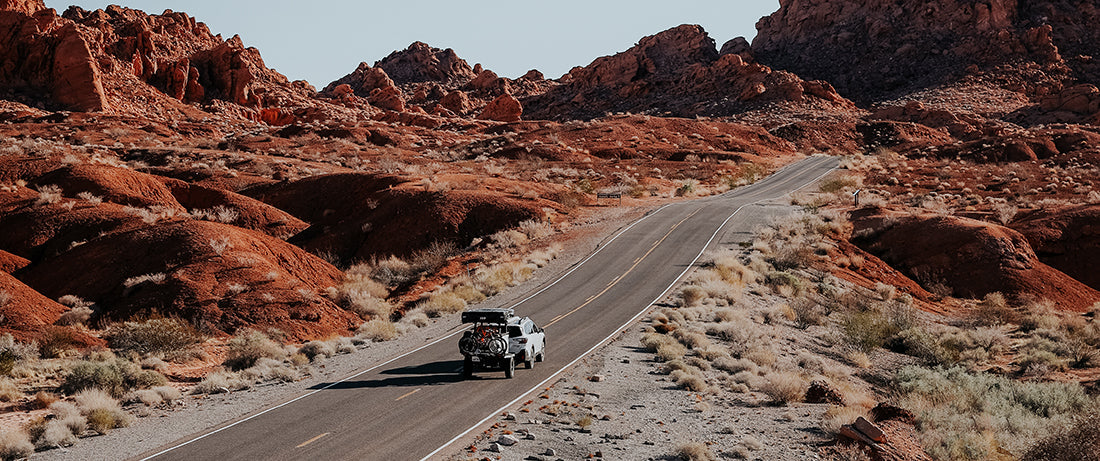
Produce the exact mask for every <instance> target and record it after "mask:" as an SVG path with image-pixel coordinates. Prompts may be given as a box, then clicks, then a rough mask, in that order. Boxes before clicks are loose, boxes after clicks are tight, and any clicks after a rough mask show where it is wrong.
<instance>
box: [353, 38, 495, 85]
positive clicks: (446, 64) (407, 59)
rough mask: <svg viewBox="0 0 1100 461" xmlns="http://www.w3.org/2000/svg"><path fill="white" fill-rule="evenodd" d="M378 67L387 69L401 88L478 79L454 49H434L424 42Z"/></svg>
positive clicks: (416, 44)
mask: <svg viewBox="0 0 1100 461" xmlns="http://www.w3.org/2000/svg"><path fill="white" fill-rule="evenodd" d="M374 65H375V67H380V68H382V69H383V70H385V71H386V74H388V75H389V76H390V78H392V79H393V81H394V82H397V84H398V85H401V84H405V83H420V82H441V83H453V82H459V81H461V82H466V81H469V80H471V79H473V78H474V77H476V76H477V74H476V73H475V72H474V70H473V69H472V68H471V67H470V65H469V64H467V63H466V61H465V60H463V59H462V58H459V57H458V55H457V54H455V52H454V50H452V49H450V48H447V49H445V50H441V49H439V48H432V47H431V46H430V45H428V44H427V43H424V42H413V43H412V44H411V45H409V47H408V48H406V49H404V50H402V51H395V52H393V53H391V54H390V55H389V56H386V57H385V58H384V59H382V60H381V61H378V62H377V63H375V64H374Z"/></svg>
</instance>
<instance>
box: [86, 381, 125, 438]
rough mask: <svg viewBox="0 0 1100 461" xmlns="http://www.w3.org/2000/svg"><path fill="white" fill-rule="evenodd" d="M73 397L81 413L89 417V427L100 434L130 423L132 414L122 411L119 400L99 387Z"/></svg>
mask: <svg viewBox="0 0 1100 461" xmlns="http://www.w3.org/2000/svg"><path fill="white" fill-rule="evenodd" d="M73 399H74V400H75V401H76V405H77V407H79V408H80V412H81V414H83V415H84V416H85V417H86V418H87V422H88V428H89V429H91V430H93V431H95V432H96V433H99V434H106V433H107V432H109V431H110V430H111V429H115V428H119V427H125V426H127V425H129V424H130V416H129V415H127V414H126V412H124V411H122V407H121V406H120V405H119V403H118V400H116V399H115V398H114V397H111V395H110V394H107V393H106V392H104V391H101V390H99V389H87V390H84V391H81V392H80V393H78V394H76V395H75V396H74V397H73Z"/></svg>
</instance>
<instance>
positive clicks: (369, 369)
mask: <svg viewBox="0 0 1100 461" xmlns="http://www.w3.org/2000/svg"><path fill="white" fill-rule="evenodd" d="M669 206H671V204H668V205H665V206H662V207H660V208H658V209H656V210H654V211H652V212H650V213H647V214H646V215H645V216H642V217H641V218H638V220H636V221H634V222H633V223H631V224H630V225H629V226H627V227H625V228H624V229H623V230H621V231H619V233H618V234H615V236H614V237H612V238H611V240H608V241H607V242H606V243H604V244H603V245H602V246H601V247H599V248H597V249H596V251H594V252H592V254H590V255H588V257H587V258H584V260H583V261H581V262H580V263H578V264H576V265H574V266H573V268H572V269H569V271H567V272H566V273H564V274H562V276H561V277H558V278H557V279H556V280H554V281H553V282H552V283H550V284H549V285H546V286H545V287H543V288H542V289H541V290H539V291H536V292H535V294H532V295H531V296H528V297H526V298H523V299H522V300H520V301H519V302H517V303H515V304H513V305H512V306H511V307H510V308H515V307H516V306H519V305H520V304H523V303H524V302H526V301H528V300H530V299H531V298H534V297H535V296H538V295H539V294H541V293H542V292H544V291H546V290H548V289H550V287H553V286H554V285H557V284H558V282H561V281H562V280H563V279H565V278H566V277H568V276H569V274H572V273H573V272H574V271H576V270H577V269H580V268H581V266H583V265H584V264H585V263H587V262H588V261H589V260H591V259H592V258H594V257H596V255H597V254H599V253H600V252H601V251H603V250H604V248H607V247H608V246H610V243H611V242H614V241H615V240H616V239H618V238H619V236H621V235H623V234H624V233H626V231H628V230H630V229H631V228H633V227H634V226H635V225H637V224H638V223H640V222H642V221H645V220H646V219H649V218H650V217H651V216H653V215H656V214H657V213H658V212H660V211H661V210H664V209H665V208H668V207H669ZM461 332H462V330H458V331H455V332H452V333H450V334H448V335H445V336H442V337H440V338H439V339H436V340H435V341H432V342H430V343H428V344H425V345H423V346H420V347H418V348H416V349H413V350H411V351H408V352H405V353H404V354H401V355H398V356H397V357H394V358H392V359H389V360H387V361H385V362H382V363H379V364H378V365H375V366H373V367H370V368H367V369H366V370H363V371H360V372H358V373H356V374H353V375H351V376H348V377H346V378H344V379H341V380H339V381H336V382H334V383H331V384H329V385H327V386H325V387H322V388H320V389H315V390H313V392H308V393H305V394H302V395H300V396H298V397H295V398H293V399H291V400H288V401H286V402H283V403H280V404H278V405H275V406H273V407H271V408H268V409H265V410H263V411H261V412H259V413H256V414H254V415H251V416H249V417H247V418H244V419H242V420H239V421H235V422H233V423H232V424H229V425H228V426H224V427H221V428H218V429H215V430H213V431H210V432H207V433H205V434H203V435H200V436H198V437H195V438H193V439H191V440H188V441H185V442H181V443H179V444H177V445H175V446H172V447H169V448H165V449H164V450H161V451H159V452H157V453H154V454H152V455H149V456H146V457H144V458H141V459H140V461H148V460H150V459H153V458H156V457H157V456H160V455H163V454H165V453H168V452H170V451H172V450H175V449H177V448H180V447H183V446H185V445H188V444H191V443H193V442H197V441H199V440H202V439H204V438H207V437H209V436H211V435H214V434H217V433H219V432H221V431H224V430H226V429H229V428H231V427H234V426H236V425H238V424H241V423H244V422H246V421H249V420H251V419H254V418H257V417H259V416H261V415H263V414H265V413H268V412H271V411H275V410H278V409H279V408H282V407H285V406H287V405H290V404H292V403H294V402H297V401H299V400H302V399H304V398H306V397H309V396H311V395H313V394H316V393H318V392H321V391H324V390H328V389H331V388H333V387H335V386H337V385H339V384H341V383H344V382H346V381H349V380H352V379H355V378H358V377H359V376H362V375H364V374H366V373H369V372H371V371H374V370H376V369H378V368H380V367H383V366H386V365H389V364H390V363H393V362H394V361H397V360H400V359H402V358H405V357H407V356H409V355H411V354H415V353H417V352H420V351H421V350H423V349H425V348H428V347H431V346H434V345H436V344H438V343H439V342H440V341H443V340H445V339H448V338H450V337H452V336H454V335H457V334H459V333H461ZM589 352H591V351H589ZM585 355H588V352H586V353H585ZM582 357H583V356H582ZM574 362H575V361H574ZM570 365H572V363H570ZM558 373H560V371H559V372H558ZM555 375H557V373H555ZM530 392H531V391H528V392H527V393H528V394H529V393H530ZM524 395H526V394H524ZM512 403H515V402H512ZM508 405H512V404H511V403H509V404H508ZM490 417H491V416H490ZM478 424H481V423H478ZM466 432H469V431H466ZM465 434H466V433H465V432H464V433H463V435H465ZM452 442H453V440H452V441H451V442H447V445H450V444H451V443H452ZM447 445H444V446H443V447H446V446H447ZM443 447H440V449H442V448H443ZM436 451H439V450H436ZM434 453H435V452H433V454H434ZM429 456H430V455H429Z"/></svg>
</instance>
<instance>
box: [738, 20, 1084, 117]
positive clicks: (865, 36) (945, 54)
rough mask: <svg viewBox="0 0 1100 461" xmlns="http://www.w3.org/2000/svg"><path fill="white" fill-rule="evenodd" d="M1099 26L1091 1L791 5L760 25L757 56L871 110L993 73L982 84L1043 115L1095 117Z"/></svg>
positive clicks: (754, 51)
mask: <svg viewBox="0 0 1100 461" xmlns="http://www.w3.org/2000/svg"><path fill="white" fill-rule="evenodd" d="M1098 18H1100V13H1098V10H1097V7H1096V5H1095V4H1094V3H1092V2H1072V1H1047V2H1016V1H1009V0H991V1H986V0H983V1H956V0H949V1H948V0H940V1H933V2H907V1H902V0H876V1H871V2H854V1H849V0H830V1H821V2H801V1H794V0H784V1H781V2H780V9H779V10H778V11H776V12H775V13H773V14H772V15H771V16H768V17H765V18H763V19H761V20H760V22H759V23H757V29H758V31H759V32H758V34H757V36H756V38H755V39H754V40H753V43H752V54H753V55H754V56H755V57H756V58H757V59H758V60H759V61H760V62H762V63H764V64H767V65H769V66H773V67H775V68H777V69H783V70H788V71H791V72H794V73H796V74H798V75H800V76H802V77H803V78H808V79H822V80H825V81H828V82H829V83H831V84H833V85H834V86H835V87H836V88H837V90H838V91H839V92H840V94H842V95H845V96H846V97H849V98H852V99H855V100H857V101H859V102H860V103H865V104H870V103H872V102H874V101H876V100H881V99H884V98H885V97H897V96H904V95H905V94H907V93H911V92H913V91H916V90H920V89H923V88H933V87H938V86H941V85H950V84H952V83H955V82H958V81H960V80H966V79H973V78H975V77H976V78H977V79H979V80H982V79H983V77H982V74H983V73H986V72H988V73H989V74H988V76H987V77H991V78H988V79H986V82H985V83H984V84H986V85H992V86H996V87H1002V88H1005V89H1007V90H1010V91H1016V92H1019V93H1023V94H1025V95H1027V96H1029V97H1031V98H1033V99H1034V100H1035V101H1036V102H1039V101H1040V100H1041V101H1042V102H1043V110H1044V111H1067V112H1073V113H1077V114H1081V115H1091V114H1095V113H1097V111H1098V109H1100V107H1098V106H1097V104H1100V93H1098V92H1097V91H1096V89H1095V85H1097V84H1100V71H1098V70H1100V64H1098V63H1097V62H1096V60H1095V59H1093V56H1097V55H1098V53H1100V45H1097V43H1100V40H1098V39H1100V35H1098V32H1097V29H1096V28H1095V27H1094V25H1095V24H1096V22H1097V20H1098ZM1080 85H1086V86H1080Z"/></svg>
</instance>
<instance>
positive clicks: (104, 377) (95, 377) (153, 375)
mask: <svg viewBox="0 0 1100 461" xmlns="http://www.w3.org/2000/svg"><path fill="white" fill-rule="evenodd" d="M167 382H168V380H167V379H166V378H165V377H164V375H162V374H160V373H157V372H156V371H153V370H142V369H141V367H139V366H137V365H136V364H134V363H133V362H130V361H127V360H123V359H113V360H108V361H102V362H100V361H90V360H81V361H79V362H76V363H75V364H74V365H72V367H71V368H70V369H69V372H68V373H67V374H66V375H65V378H64V382H63V383H62V385H61V390H62V391H64V392H65V393H67V394H74V393H78V392H80V393H83V392H84V391H90V390H97V391H102V392H105V393H109V394H111V395H115V396H122V395H124V394H125V393H126V392H128V391H129V390H131V389H135V388H136V389H146V388H150V387H154V386H163V385H164V384H166V383H167Z"/></svg>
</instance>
